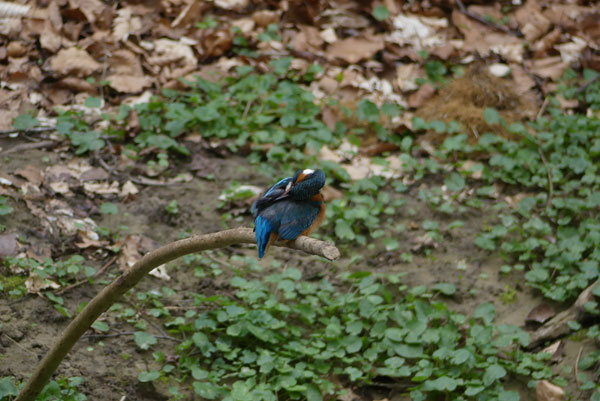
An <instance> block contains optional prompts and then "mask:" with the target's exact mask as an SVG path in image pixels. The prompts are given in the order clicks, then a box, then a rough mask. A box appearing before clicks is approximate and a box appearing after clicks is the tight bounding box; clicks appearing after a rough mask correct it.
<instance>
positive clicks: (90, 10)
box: [69, 0, 107, 24]
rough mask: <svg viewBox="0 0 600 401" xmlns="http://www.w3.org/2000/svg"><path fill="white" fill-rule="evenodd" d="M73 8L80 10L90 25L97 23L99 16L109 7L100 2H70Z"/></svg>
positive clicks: (93, 0)
mask: <svg viewBox="0 0 600 401" xmlns="http://www.w3.org/2000/svg"><path fill="white" fill-rule="evenodd" d="M69 5H70V6H71V8H74V9H79V10H80V11H81V12H82V13H83V15H85V18H86V19H87V21H88V22H89V23H90V24H93V23H94V22H96V20H97V18H98V16H99V15H100V14H102V12H103V11H104V8H105V7H107V6H106V5H105V4H104V3H102V2H101V1H100V0H69Z"/></svg>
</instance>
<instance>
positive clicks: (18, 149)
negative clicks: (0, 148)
mask: <svg viewBox="0 0 600 401" xmlns="http://www.w3.org/2000/svg"><path fill="white" fill-rule="evenodd" d="M54 143H55V142H54V141H41V142H33V143H24V144H22V145H16V146H14V147H12V148H10V149H6V150H5V151H4V152H2V153H0V156H6V155H9V154H11V153H15V152H23V151H25V150H32V149H39V148H46V147H48V146H51V145H54Z"/></svg>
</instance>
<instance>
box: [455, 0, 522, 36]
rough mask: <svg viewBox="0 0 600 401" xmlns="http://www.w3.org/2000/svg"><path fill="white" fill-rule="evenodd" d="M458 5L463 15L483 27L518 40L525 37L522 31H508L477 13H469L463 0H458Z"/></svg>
mask: <svg viewBox="0 0 600 401" xmlns="http://www.w3.org/2000/svg"><path fill="white" fill-rule="evenodd" d="M456 4H458V8H460V12H461V13H462V14H464V15H466V16H467V17H469V18H471V19H472V20H475V21H477V22H479V23H482V24H483V25H485V26H488V27H490V28H492V29H495V30H497V31H500V32H504V33H507V34H509V35H513V36H516V37H517V38H522V37H523V34H522V33H521V32H520V31H514V30H512V29H508V28H506V27H503V26H501V25H498V24H495V23H493V22H491V21H488V20H487V19H485V18H483V17H482V16H481V15H478V14H475V13H472V12H470V11H468V10H467V9H466V8H465V5H464V4H463V2H462V0H456Z"/></svg>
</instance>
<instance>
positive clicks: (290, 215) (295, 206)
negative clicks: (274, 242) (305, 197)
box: [278, 202, 319, 240]
mask: <svg viewBox="0 0 600 401" xmlns="http://www.w3.org/2000/svg"><path fill="white" fill-rule="evenodd" d="M286 203H287V205H286V206H287V207H286V210H285V211H284V213H283V214H282V216H281V224H280V226H279V230H278V232H279V238H281V239H285V240H293V239H296V238H298V236H299V235H300V234H302V232H303V231H304V230H306V229H307V228H308V227H310V225H311V224H312V223H313V222H314V221H315V219H316V218H317V215H318V214H319V206H318V205H315V204H313V202H286Z"/></svg>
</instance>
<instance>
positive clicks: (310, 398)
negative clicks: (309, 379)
mask: <svg viewBox="0 0 600 401" xmlns="http://www.w3.org/2000/svg"><path fill="white" fill-rule="evenodd" d="M305 394H306V401H323V394H321V391H320V390H319V388H318V387H317V386H315V385H314V384H307V385H306V393H305Z"/></svg>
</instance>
